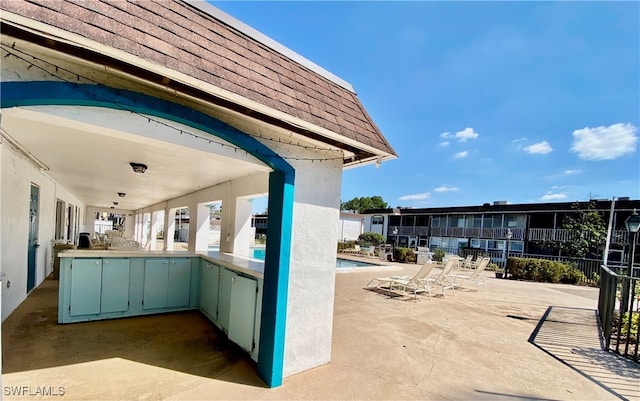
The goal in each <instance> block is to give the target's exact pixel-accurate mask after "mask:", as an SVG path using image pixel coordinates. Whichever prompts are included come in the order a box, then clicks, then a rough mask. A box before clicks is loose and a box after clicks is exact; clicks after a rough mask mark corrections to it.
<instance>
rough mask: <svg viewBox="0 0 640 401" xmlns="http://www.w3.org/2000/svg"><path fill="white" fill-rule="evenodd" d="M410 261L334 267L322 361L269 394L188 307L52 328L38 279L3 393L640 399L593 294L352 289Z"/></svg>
mask: <svg viewBox="0 0 640 401" xmlns="http://www.w3.org/2000/svg"><path fill="white" fill-rule="evenodd" d="M417 269H418V266H416V265H394V266H391V267H382V268H376V269H374V270H370V269H356V270H353V271H349V272H348V273H338V274H337V275H336V294H335V313H334V322H333V323H334V329H333V333H334V334H333V352H332V361H331V363H329V364H327V365H324V366H321V367H318V368H315V369H312V370H310V371H307V372H303V373H300V374H297V375H294V376H291V377H288V378H286V379H285V380H284V384H283V386H282V387H279V388H275V389H269V388H266V387H265V385H264V384H263V383H262V382H261V381H260V380H259V379H258V378H257V376H256V373H255V365H254V363H253V362H252V361H251V360H250V359H249V358H248V356H246V355H244V354H243V353H242V352H240V351H238V350H236V349H235V348H234V347H233V346H232V345H231V344H229V343H227V342H226V341H224V338H223V337H222V336H221V335H220V334H219V333H218V331H217V330H216V329H215V328H213V326H212V325H211V324H209V323H208V321H207V320H206V319H204V318H203V317H202V316H201V315H200V314H199V313H198V312H187V313H174V314H167V315H158V316H148V317H141V318H129V319H119V320H111V321H101V322H89V323H78V324H71V325H58V324H56V319H57V309H56V308H57V306H56V302H57V288H56V286H57V282H56V281H53V280H46V281H45V282H44V283H43V285H41V286H40V287H39V288H38V289H37V290H35V291H34V292H33V293H32V294H31V295H30V296H29V298H28V299H27V300H26V301H25V302H24V303H23V304H22V305H21V306H20V307H19V308H18V309H17V310H16V311H15V312H14V313H13V314H12V315H11V316H9V317H8V318H7V319H6V320H5V322H4V323H3V324H2V348H3V350H2V351H3V365H2V368H3V375H2V386H3V395H4V399H7V400H25V399H61V398H62V399H68V400H80V399H84V400H123V399H131V400H219V399H234V400H235V399H242V400H270V399H273V400H301V399H304V400H383V399H385V400H405V399H407V400H523V399H535V400H615V399H629V400H631V399H640V388H639V386H638V383H639V382H640V369H639V368H638V365H635V364H633V363H630V362H628V361H624V360H619V358H617V357H616V356H614V355H611V354H606V353H603V352H602V351H600V349H599V343H598V332H597V326H596V325H595V308H596V302H597V289H594V288H588V287H577V286H568V285H555V284H540V283H527V282H518V281H511V280H498V279H495V278H491V279H490V280H489V289H488V291H487V290H485V289H484V288H483V289H481V290H480V291H478V290H477V289H476V288H475V285H474V284H466V285H465V286H464V287H463V288H460V289H458V290H456V291H455V296H453V295H452V294H451V292H449V291H448V292H447V295H446V297H442V294H441V291H440V294H439V295H437V296H435V297H433V298H431V299H429V298H427V297H426V296H420V297H419V300H418V302H414V301H413V300H411V299H409V298H392V297H388V296H386V295H384V294H381V293H378V292H374V291H369V290H365V289H363V288H364V286H365V285H366V284H367V282H368V281H369V280H370V279H371V278H372V277H382V276H388V275H390V274H394V275H398V274H412V273H415V272H416V271H417ZM310 291H312V289H310ZM19 387H20V388H25V387H26V388H28V390H29V392H31V394H34V393H36V395H30V396H24V395H22V396H20V395H11V394H12V393H11V392H12V391H13V392H14V393H13V394H15V391H16V389H17V388H19ZM43 388H44V389H45V390H49V392H50V394H51V395H49V396H46V395H45V396H43V395H42V390H41V389H43ZM38 389H40V390H38ZM60 390H62V392H64V396H62V397H61V396H60ZM38 391H40V392H39V393H38Z"/></svg>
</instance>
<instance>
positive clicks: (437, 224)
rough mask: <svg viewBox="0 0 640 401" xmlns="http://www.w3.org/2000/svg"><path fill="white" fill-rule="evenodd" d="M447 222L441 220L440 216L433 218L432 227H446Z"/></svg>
mask: <svg viewBox="0 0 640 401" xmlns="http://www.w3.org/2000/svg"><path fill="white" fill-rule="evenodd" d="M445 222H446V220H445V219H444V218H441V217H440V216H433V217H432V218H431V227H436V228H438V227H445V226H446V223H445Z"/></svg>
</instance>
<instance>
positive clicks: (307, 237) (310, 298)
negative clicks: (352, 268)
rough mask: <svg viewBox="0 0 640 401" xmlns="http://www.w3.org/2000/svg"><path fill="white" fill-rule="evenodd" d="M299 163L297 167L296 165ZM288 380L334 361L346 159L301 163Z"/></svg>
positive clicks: (286, 361)
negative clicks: (333, 347)
mask: <svg viewBox="0 0 640 401" xmlns="http://www.w3.org/2000/svg"><path fill="white" fill-rule="evenodd" d="M292 164H293V163H292ZM294 167H295V169H296V179H295V195H294V210H293V233H292V244H291V265H290V276H289V295H288V302H287V304H288V307H287V325H286V334H285V356H284V375H285V376H289V375H292V374H295V373H298V372H302V371H304V370H307V369H310V368H312V367H315V366H318V365H322V364H324V363H328V362H329V360H330V359H331V338H332V327H333V301H334V293H335V271H336V242H335V239H336V238H337V237H338V232H339V229H338V228H339V217H340V212H339V209H340V188H341V183H342V162H341V160H333V161H324V162H322V163H310V162H308V161H306V162H305V161H298V162H295V164H294Z"/></svg>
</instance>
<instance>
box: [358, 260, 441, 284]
mask: <svg viewBox="0 0 640 401" xmlns="http://www.w3.org/2000/svg"><path fill="white" fill-rule="evenodd" d="M431 269H433V266H431V263H425V264H423V265H422V267H420V270H418V272H417V273H416V274H415V275H414V276H413V277H412V276H389V277H374V278H372V279H371V280H370V281H369V282H368V283H367V285H366V287H367V288H370V287H376V288H381V287H384V286H385V285H387V286H389V289H393V285H394V283H398V285H400V286H401V285H402V282H405V281H410V280H412V279H418V278H420V279H424V278H426V277H427V275H428V274H429V272H431ZM425 271H426V272H427V273H426V274H425V273H424V272H425ZM372 284H375V285H372Z"/></svg>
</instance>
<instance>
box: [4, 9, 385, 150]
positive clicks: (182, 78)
mask: <svg viewBox="0 0 640 401" xmlns="http://www.w3.org/2000/svg"><path fill="white" fill-rule="evenodd" d="M1 20H2V21H3V22H4V23H7V24H11V25H13V26H15V27H16V28H18V29H23V30H25V31H28V32H30V33H32V34H35V35H39V36H43V37H45V38H48V39H52V40H55V41H60V42H64V43H66V44H68V45H70V46H76V47H79V48H83V49H87V50H89V51H93V52H97V53H100V54H104V55H106V56H108V57H111V58H114V59H116V60H122V61H123V62H126V63H128V64H131V65H134V66H136V67H138V68H144V69H147V70H149V71H152V72H154V73H156V74H159V75H162V76H164V77H167V78H168V79H170V80H172V81H176V82H180V83H182V84H184V85H187V86H191V87H194V88H197V89H199V90H202V91H205V92H208V93H211V94H213V95H214V96H218V97H220V98H221V99H224V100H227V101H230V102H233V103H236V104H238V105H241V106H243V107H246V108H248V109H251V110H255V111H257V112H260V113H263V114H265V115H268V116H270V117H273V118H276V119H279V120H282V121H284V122H286V123H288V124H291V125H293V126H296V127H299V128H302V129H306V130H309V131H311V132H315V133H316V134H319V135H321V136H324V137H326V138H328V139H332V140H334V141H337V142H341V143H344V144H345V145H350V146H352V147H354V148H357V149H361V150H363V151H365V152H367V153H370V154H374V155H376V156H381V157H383V158H385V160H386V159H388V158H395V157H394V156H393V155H391V154H389V153H387V152H384V151H382V150H380V149H376V148H374V147H371V146H368V145H366V144H363V143H361V142H358V141H355V140H352V139H350V138H347V137H345V136H343V135H340V134H337V133H335V132H333V131H330V130H328V129H326V128H323V127H320V126H317V125H315V124H313V123H310V122H308V121H305V120H302V119H300V118H297V117H294V116H291V115H289V114H286V113H283V112H281V111H279V110H276V109H273V108H271V107H268V106H265V105H263V104H260V103H258V102H255V101H253V100H250V99H247V98H245V97H243V96H240V95H237V94H235V93H233V92H230V91H227V90H225V89H222V88H219V87H217V86H215V85H212V84H209V83H206V82H203V81H200V80H198V79H195V78H193V77H190V76H188V75H186V74H183V73H181V72H178V71H175V70H172V69H170V68H167V67H164V66H162V65H159V64H155V63H151V62H149V61H147V60H144V59H141V58H139V57H136V56H134V55H132V54H130V53H127V52H124V51H122V50H118V49H115V48H113V47H110V46H107V45H103V44H102V43H99V42H96V41H93V40H90V39H87V38H85V37H83V36H80V35H78V34H75V33H71V32H68V31H65V30H63V29H60V28H57V27H54V26H51V25H47V24H45V23H43V22H39V21H35V20H32V19H29V18H26V17H23V16H21V15H18V14H15V13H12V12H10V11H6V10H2V17H1ZM54 50H55V49H54Z"/></svg>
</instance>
